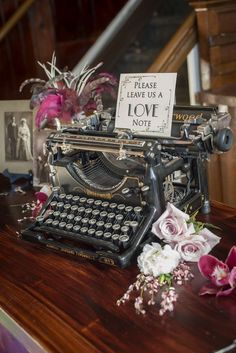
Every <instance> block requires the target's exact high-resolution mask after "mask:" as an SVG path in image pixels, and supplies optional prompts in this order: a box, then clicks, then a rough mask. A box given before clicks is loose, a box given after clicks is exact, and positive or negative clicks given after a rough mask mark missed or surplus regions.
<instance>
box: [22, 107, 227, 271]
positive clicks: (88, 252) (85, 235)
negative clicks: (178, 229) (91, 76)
mask: <svg viewBox="0 0 236 353" xmlns="http://www.w3.org/2000/svg"><path fill="white" fill-rule="evenodd" d="M113 115H114V114H113V113H112V111H111V110H110V111H109V110H108V111H104V112H102V113H101V114H97V115H96V114H95V115H92V116H89V117H86V118H84V119H81V120H80V121H79V122H78V123H77V124H74V125H72V126H65V127H62V128H61V130H59V131H54V132H52V133H51V134H50V135H49V136H48V138H47V141H46V146H47V150H48V158H49V164H50V178H51V182H52V185H53V191H52V194H51V196H50V197H49V199H48V201H47V203H46V204H45V206H44V208H43V209H42V211H41V214H40V215H39V217H37V219H36V221H35V222H34V223H33V224H32V225H31V226H30V227H29V228H27V229H25V230H24V231H23V232H22V237H23V239H25V240H29V241H32V242H36V243H40V244H43V245H44V246H46V247H47V248H50V249H54V250H60V251H62V252H65V253H68V254H71V255H75V256H81V257H84V258H88V259H93V260H96V261H99V262H101V263H106V264H110V265H117V266H120V267H125V266H127V265H129V264H130V262H131V260H132V258H133V257H134V255H135V254H136V253H137V252H138V251H140V249H141V248H142V247H143V245H144V244H146V243H147V242H150V241H152V240H153V235H152V233H151V226H152V223H153V222H154V221H155V220H156V219H157V218H158V217H159V216H160V215H161V213H162V212H163V211H164V210H165V207H166V204H167V202H171V203H173V204H175V205H176V206H177V207H179V208H180V209H182V210H184V211H186V212H189V213H193V212H194V211H196V210H197V209H201V210H202V211H203V212H204V213H208V212H209V211H210V205H209V197H208V188H207V176H206V169H205V161H206V159H207V158H208V157H209V155H210V154H212V153H215V152H216V153H218V152H224V151H227V150H229V149H230V148H231V146H232V140H233V139H232V131H231V130H230V128H229V123H230V116H229V114H228V113H219V112H218V111H217V110H216V109H215V108H210V107H177V106H176V107H175V108H174V113H173V124H172V136H171V138H160V137H158V136H155V137H154V136H152V137H150V136H142V135H135V134H132V133H131V132H130V131H121V130H115V129H114V121H115V118H114V116H113Z"/></svg>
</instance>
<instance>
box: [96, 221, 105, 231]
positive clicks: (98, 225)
mask: <svg viewBox="0 0 236 353" xmlns="http://www.w3.org/2000/svg"><path fill="white" fill-rule="evenodd" d="M96 225H97V228H98V229H101V228H103V226H104V222H103V221H98V222H97V223H96Z"/></svg>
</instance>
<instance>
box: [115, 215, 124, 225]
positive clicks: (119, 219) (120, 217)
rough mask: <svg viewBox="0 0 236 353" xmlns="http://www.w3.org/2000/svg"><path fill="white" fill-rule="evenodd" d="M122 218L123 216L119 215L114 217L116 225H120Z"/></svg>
mask: <svg viewBox="0 0 236 353" xmlns="http://www.w3.org/2000/svg"><path fill="white" fill-rule="evenodd" d="M123 218H124V216H123V215H122V214H120V213H119V214H118V215H117V216H116V221H117V222H118V223H121V222H122V221H123Z"/></svg>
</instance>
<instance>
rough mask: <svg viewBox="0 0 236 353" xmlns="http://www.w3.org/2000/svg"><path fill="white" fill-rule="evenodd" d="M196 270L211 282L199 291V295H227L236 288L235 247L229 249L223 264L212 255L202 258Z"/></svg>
mask: <svg viewBox="0 0 236 353" xmlns="http://www.w3.org/2000/svg"><path fill="white" fill-rule="evenodd" d="M198 268H199V271H200V272H201V274H202V275H203V276H204V277H206V278H208V279H209V280H210V281H211V283H209V284H207V285H205V286H204V287H203V288H202V289H201V291H200V293H199V294H200V295H204V294H214V295H216V296H217V297H219V296H225V295H229V294H230V293H232V291H233V290H234V289H235V288H236V246H233V247H232V248H231V249H230V252H229V254H228V256H227V259H226V260H225V262H222V261H220V260H218V259H217V258H216V257H214V256H212V255H204V256H202V257H201V258H200V260H199V262H198Z"/></svg>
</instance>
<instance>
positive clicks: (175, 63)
mask: <svg viewBox="0 0 236 353" xmlns="http://www.w3.org/2000/svg"><path fill="white" fill-rule="evenodd" d="M235 18H236V2H235V0H201V1H200V0H69V1H64V0H0V78H1V85H0V100H9V99H29V98H30V97H31V92H30V85H29V86H27V87H26V88H25V89H24V90H23V92H22V93H19V86H20V84H21V83H22V82H23V81H24V80H26V79H28V78H41V79H45V78H46V77H45V73H44V71H43V69H42V68H41V67H40V66H39V65H38V63H37V61H40V62H41V63H46V62H47V61H50V60H51V57H52V53H53V52H55V54H56V57H57V66H58V67H59V68H61V69H62V68H65V67H68V69H69V70H71V71H74V72H75V73H78V72H80V70H81V68H82V67H83V66H84V65H89V66H92V65H95V64H98V63H99V62H100V61H103V62H104V64H103V67H102V71H107V72H110V73H113V74H114V75H116V76H117V78H119V75H120V73H125V72H130V73H132V72H177V73H178V76H177V86H176V104H178V105H189V104H191V105H196V104H201V105H203V104H204V105H215V106H217V107H220V109H221V110H223V111H227V110H228V111H229V112H230V114H231V116H232V120H231V128H232V130H233V132H234V133H235V131H236V125H235V124H236V122H235V121H236V97H235V92H236V21H235ZM114 104H115V103H114ZM208 176H209V178H208V179H209V187H210V195H211V199H214V200H218V201H220V202H224V203H226V204H228V205H231V206H233V207H236V188H235V180H236V146H235V144H234V146H233V148H232V150H231V151H230V152H227V153H226V154H223V155H213V156H212V157H211V160H210V162H209V164H208Z"/></svg>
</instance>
